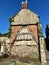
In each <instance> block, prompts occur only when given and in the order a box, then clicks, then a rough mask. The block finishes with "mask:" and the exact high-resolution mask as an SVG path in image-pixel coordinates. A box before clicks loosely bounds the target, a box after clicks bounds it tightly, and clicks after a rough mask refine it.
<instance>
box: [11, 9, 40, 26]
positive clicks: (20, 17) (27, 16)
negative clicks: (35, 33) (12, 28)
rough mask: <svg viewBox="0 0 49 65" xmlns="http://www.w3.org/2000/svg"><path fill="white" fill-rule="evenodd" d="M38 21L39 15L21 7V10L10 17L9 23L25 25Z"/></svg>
mask: <svg viewBox="0 0 49 65" xmlns="http://www.w3.org/2000/svg"><path fill="white" fill-rule="evenodd" d="M37 22H39V16H38V15H37V14H35V13H34V12H32V11H30V10H29V9H21V11H20V12H19V13H18V14H16V15H15V16H13V17H12V18H11V25H21V24H22V25H25V24H34V23H37Z"/></svg>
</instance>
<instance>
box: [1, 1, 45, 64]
mask: <svg viewBox="0 0 49 65" xmlns="http://www.w3.org/2000/svg"><path fill="white" fill-rule="evenodd" d="M10 22H11V24H10V27H11V36H10V37H0V40H4V41H2V44H1V52H4V51H5V50H6V52H9V53H10V54H11V55H14V56H16V57H19V58H28V57H29V58H31V59H39V60H40V61H41V62H42V64H43V65H45V63H46V56H45V44H44V43H45V42H44V38H43V34H42V25H41V23H40V21H39V16H38V15H37V14H36V13H34V12H32V11H31V10H29V9H28V7H27V1H26V2H22V9H21V11H20V12H19V13H17V14H16V15H15V16H13V17H11V18H10Z"/></svg>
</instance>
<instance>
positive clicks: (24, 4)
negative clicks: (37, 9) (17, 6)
mask: <svg viewBox="0 0 49 65" xmlns="http://www.w3.org/2000/svg"><path fill="white" fill-rule="evenodd" d="M22 9H27V0H26V1H25V2H23V1H22Z"/></svg>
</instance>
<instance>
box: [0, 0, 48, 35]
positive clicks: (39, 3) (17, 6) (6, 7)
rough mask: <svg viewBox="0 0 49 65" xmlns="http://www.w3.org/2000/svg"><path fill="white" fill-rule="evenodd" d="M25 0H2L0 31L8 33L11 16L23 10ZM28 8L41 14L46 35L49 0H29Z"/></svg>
mask: <svg viewBox="0 0 49 65" xmlns="http://www.w3.org/2000/svg"><path fill="white" fill-rule="evenodd" d="M22 1H25V0H0V32H1V33H2V34H3V33H7V32H8V31H9V30H8V29H9V27H10V22H9V18H10V17H12V16H13V15H15V14H16V13H18V12H19V11H20V10H21V2H22ZM28 9H30V10H31V11H33V12H35V13H36V14H38V15H39V16H40V22H41V23H42V32H43V35H44V36H45V28H46V24H49V0H28Z"/></svg>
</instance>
